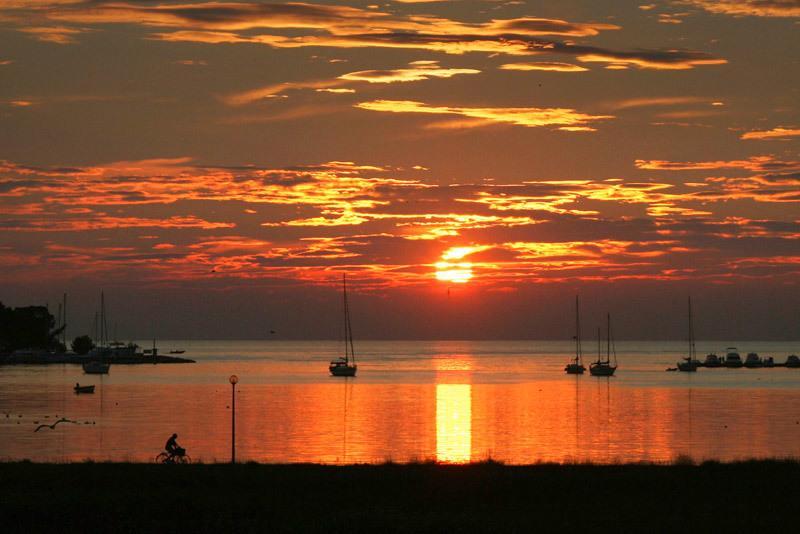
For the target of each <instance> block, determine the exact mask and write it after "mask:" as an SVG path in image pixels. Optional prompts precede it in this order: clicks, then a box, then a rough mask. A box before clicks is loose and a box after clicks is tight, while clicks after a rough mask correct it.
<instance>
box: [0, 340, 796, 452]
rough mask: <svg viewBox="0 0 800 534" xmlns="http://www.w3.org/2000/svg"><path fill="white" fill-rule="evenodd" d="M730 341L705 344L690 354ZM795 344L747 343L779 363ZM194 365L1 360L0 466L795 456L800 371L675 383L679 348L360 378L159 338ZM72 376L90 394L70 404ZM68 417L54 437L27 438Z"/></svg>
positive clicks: (490, 351)
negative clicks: (181, 456) (179, 448)
mask: <svg viewBox="0 0 800 534" xmlns="http://www.w3.org/2000/svg"><path fill="white" fill-rule="evenodd" d="M725 346H726V344H725V343H718V342H700V343H699V344H698V352H699V353H700V354H705V352H707V351H711V350H716V351H717V352H718V354H721V351H722V349H723V348H724V347H725ZM797 346H798V344H797V343H774V342H772V343H771V342H739V348H740V352H741V353H742V354H743V355H744V353H746V352H749V351H757V352H759V353H760V354H762V355H769V356H773V357H774V358H775V360H776V361H780V362H782V361H784V360H785V359H786V356H787V355H788V354H791V353H793V352H796V351H797ZM160 347H161V351H162V352H165V351H166V350H169V349H175V348H181V349H185V350H186V354H185V356H187V357H190V358H194V359H196V360H197V361H198V363H196V364H188V365H135V366H125V365H113V366H112V368H111V372H110V374H109V375H107V376H103V377H96V376H87V375H84V374H83V373H82V371H81V368H80V366H75V365H49V366H30V365H18V366H1V367H0V459H21V458H30V459H32V460H36V461H74V460H84V459H90V458H91V459H95V460H108V459H110V460H135V461H149V460H151V459H152V458H153V457H154V456H155V455H156V454H157V453H158V452H159V450H160V449H161V447H162V446H163V444H164V442H165V441H166V439H167V437H168V436H169V435H170V434H171V433H172V432H177V433H178V434H179V442H181V444H182V445H183V446H185V447H186V448H187V449H188V450H189V454H190V455H191V456H192V457H193V458H195V459H201V460H203V461H228V460H229V458H230V453H231V450H230V449H231V436H230V431H231V428H230V420H231V410H230V406H231V386H230V384H229V383H228V376H230V375H231V374H237V375H238V376H239V379H240V382H239V384H238V386H237V388H236V417H237V438H236V446H237V458H238V459H239V460H256V461H261V462H331V463H355V462H383V461H386V460H393V461H398V462H406V461H412V460H438V461H442V462H466V461H476V460H482V459H486V458H490V457H491V458H494V459H497V460H501V461H504V462H508V463H515V464H516V463H531V462H539V461H556V462H564V461H576V460H589V461H594V462H617V461H623V462H628V461H669V460H672V459H674V458H675V457H676V456H677V455H680V454H689V455H691V456H692V457H694V458H696V459H719V460H732V459H739V458H752V457H786V456H800V412H799V411H798V410H797V408H796V406H797V405H798V402H800V369H784V368H775V369H700V370H699V371H698V372H697V373H696V374H689V373H667V372H665V368H667V367H672V366H674V365H675V362H676V361H677V360H678V359H679V358H680V357H681V356H682V351H683V350H684V344H683V343H674V342H623V343H618V344H617V354H618V359H619V369H618V371H617V376H614V377H613V378H610V379H607V378H595V377H591V376H589V375H588V373H587V374H586V375H585V376H567V375H565V374H564V372H563V367H564V365H565V363H566V361H567V360H568V358H569V357H570V356H571V354H572V351H573V350H574V349H573V347H572V344H570V343H566V342H543V341H504V342H497V341H491V342H473V341H449V342H445V341H437V342H430V341H414V342H397V341H389V342H386V341H380V342H379V341H371V342H361V343H358V344H357V346H356V350H357V353H358V354H360V355H361V356H360V357H359V361H358V364H359V372H358V376H357V377H356V378H354V379H344V378H334V377H330V376H328V374H327V362H328V361H329V360H330V359H331V358H333V357H335V356H338V351H339V349H340V345H339V344H337V343H336V342H324V341H316V342H288V341H287V342H281V341H163V342H161V343H160ZM76 382H80V383H82V384H84V383H87V384H89V383H93V384H96V386H97V391H96V393H95V394H94V395H75V394H73V392H72V386H74V384H75V383H76ZM60 417H67V418H69V419H70V420H74V421H78V422H79V423H80V424H72V423H62V424H59V425H57V426H56V428H55V429H50V428H43V429H41V430H40V431H39V432H34V429H35V428H36V427H37V426H39V425H41V424H52V423H53V422H54V421H55V420H57V419H58V418H60Z"/></svg>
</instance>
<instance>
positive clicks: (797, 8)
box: [676, 0, 800, 17]
mask: <svg viewBox="0 0 800 534" xmlns="http://www.w3.org/2000/svg"><path fill="white" fill-rule="evenodd" d="M676 3H678V4H685V5H691V6H694V7H699V8H702V9H705V10H706V11H708V12H710V13H720V14H725V15H734V16H754V17H800V4H798V3H797V1H796V0H678V1H677V2H676Z"/></svg>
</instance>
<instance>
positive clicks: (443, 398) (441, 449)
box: [436, 384, 472, 463]
mask: <svg viewBox="0 0 800 534" xmlns="http://www.w3.org/2000/svg"><path fill="white" fill-rule="evenodd" d="M471 459H472V385H470V384H437V385H436V460H437V461H439V462H442V463H468V462H469V461H470V460H471Z"/></svg>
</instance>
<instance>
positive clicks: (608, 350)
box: [606, 313, 611, 363]
mask: <svg viewBox="0 0 800 534" xmlns="http://www.w3.org/2000/svg"><path fill="white" fill-rule="evenodd" d="M607 319H608V323H607V324H608V326H607V332H606V363H611V314H610V313H609V314H608V315H607Z"/></svg>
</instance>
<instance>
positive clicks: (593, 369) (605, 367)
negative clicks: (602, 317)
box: [589, 313, 617, 376]
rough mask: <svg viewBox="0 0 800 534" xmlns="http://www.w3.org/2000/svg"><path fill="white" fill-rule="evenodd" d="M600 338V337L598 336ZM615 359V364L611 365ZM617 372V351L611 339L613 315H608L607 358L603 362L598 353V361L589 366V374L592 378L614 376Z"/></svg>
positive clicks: (598, 352)
mask: <svg viewBox="0 0 800 534" xmlns="http://www.w3.org/2000/svg"><path fill="white" fill-rule="evenodd" d="M598 338H599V335H598ZM612 354H613V357H614V363H611V357H612ZM616 370H617V349H616V347H614V341H613V338H612V337H611V314H610V313H609V314H608V327H607V334H606V358H605V360H603V359H602V358H601V356H600V351H599V350H598V351H597V361H595V362H592V364H591V365H590V366H589V372H590V373H591V375H592V376H613V374H614V371H616Z"/></svg>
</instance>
